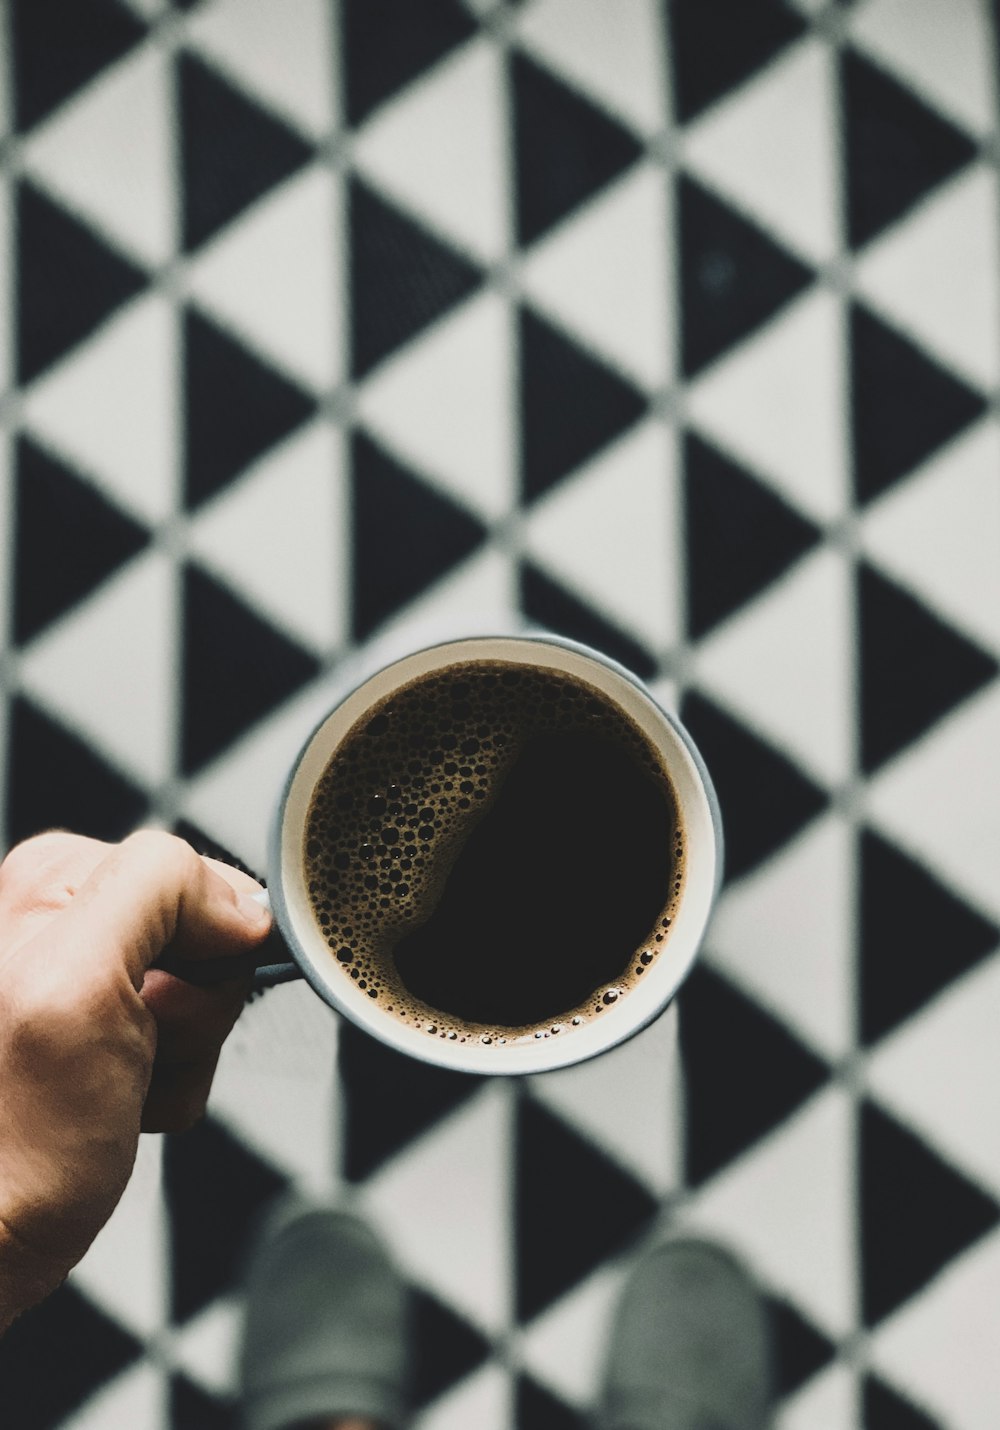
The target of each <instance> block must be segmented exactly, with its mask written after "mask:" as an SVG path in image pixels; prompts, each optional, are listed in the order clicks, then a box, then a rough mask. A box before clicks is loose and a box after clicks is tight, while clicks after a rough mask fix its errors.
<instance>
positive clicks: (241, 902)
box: [236, 894, 271, 929]
mask: <svg viewBox="0 0 1000 1430" xmlns="http://www.w3.org/2000/svg"><path fill="white" fill-rule="evenodd" d="M236 907H237V908H238V909H239V911H240V913H241V914H242V915H243V917H244V919H245V920H246V922H247V923H248V924H249V925H250V927H251V928H254V929H261V928H264V927H265V925H266V924H269V923H270V922H271V911H270V909H269V908H268V907H267V906H266V904H262V903H260V902H259V900H258V899H257V898H255V897H254V895H253V894H237V895H236Z"/></svg>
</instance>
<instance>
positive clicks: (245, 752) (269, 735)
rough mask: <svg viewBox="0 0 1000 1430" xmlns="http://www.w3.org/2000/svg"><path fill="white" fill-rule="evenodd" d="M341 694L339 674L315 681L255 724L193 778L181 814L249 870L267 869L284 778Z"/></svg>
mask: <svg viewBox="0 0 1000 1430" xmlns="http://www.w3.org/2000/svg"><path fill="white" fill-rule="evenodd" d="M341 693H342V692H341V691H340V689H339V686H338V684H337V681H336V679H335V678H328V679H326V680H321V681H317V682H315V683H314V684H313V685H310V686H308V687H307V688H306V689H305V690H304V691H303V692H301V693H300V694H299V695H297V696H296V697H294V698H293V699H292V700H290V701H288V703H287V704H286V705H285V706H283V707H282V709H281V710H280V711H278V712H277V713H275V714H273V715H271V716H270V717H269V718H268V719H267V720H265V721H263V722H262V723H261V724H260V725H259V726H257V727H255V728H253V729H252V730H251V731H250V732H249V734H247V735H245V736H244V737H243V739H241V740H239V741H237V742H236V743H235V744H234V745H231V746H230V747H229V748H228V749H227V750H226V752H225V754H224V755H222V756H220V758H219V759H218V760H216V761H214V763H213V764H211V765H210V766H209V767H208V769H207V770H206V771H205V772H204V773H203V774H201V775H199V776H198V777H197V779H194V780H191V781H189V783H188V784H187V786H186V788H185V790H184V797H183V809H182V811H181V812H182V813H183V815H184V816H185V817H186V818H188V819H190V820H191V821H192V822H193V823H194V824H197V825H198V827H199V828H201V829H204V830H205V832H206V833H208V834H210V835H211V836H212V837H213V838H214V839H216V840H217V841H218V842H219V843H220V844H221V845H222V846H223V848H225V849H230V850H232V852H233V853H234V854H235V855H237V856H238V857H239V858H240V859H242V860H243V862H244V863H245V864H246V865H247V866H248V867H249V868H250V869H256V870H259V871H261V872H262V873H266V872H267V870H268V862H269V858H268V839H269V836H270V833H271V824H272V822H273V820H274V813H275V810H276V808H277V804H278V797H279V795H280V794H281V791H282V789H283V788H284V783H285V779H286V777H287V775H288V772H289V770H290V769H291V767H292V764H293V762H294V761H295V759H296V758H297V757H298V754H299V751H300V749H301V748H302V746H303V744H304V743H305V741H306V738H307V737H308V736H309V735H310V734H311V732H312V731H313V729H314V728H315V727H316V726H317V725H318V724H319V722H320V720H321V719H323V718H324V716H325V715H327V714H328V713H329V711H330V710H331V709H332V708H333V705H334V702H335V699H336V698H337V696H338V695H340V694H341ZM271 873H272V874H273V873H274V871H273V870H272V871H271Z"/></svg>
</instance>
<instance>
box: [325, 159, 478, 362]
mask: <svg viewBox="0 0 1000 1430" xmlns="http://www.w3.org/2000/svg"><path fill="white" fill-rule="evenodd" d="M348 192H349V212H350V243H351V261H350V292H351V371H352V373H353V375H354V376H355V377H363V376H364V375H365V374H366V373H367V372H370V371H371V369H372V368H373V367H375V366H376V365H377V364H378V363H380V362H381V361H382V359H383V358H385V357H388V355H389V354H390V353H391V352H394V351H395V350H396V349H397V348H399V347H402V345H403V344H404V343H408V342H409V341H410V339H411V338H415V337H416V335H417V334H418V333H419V332H421V331H422V330H423V329H424V328H426V327H427V326H428V324H429V323H432V322H434V320H435V319H436V318H440V317H442V316H443V314H445V313H447V312H448V310H449V309H450V308H453V307H454V306H455V304H456V303H460V302H461V301H462V300H463V298H468V297H469V295H470V294H471V293H474V292H475V290H476V289H477V288H478V287H479V286H480V284H481V283H482V281H483V274H482V271H481V270H480V269H479V268H477V267H476V266H475V265H474V264H473V263H470V261H469V260H468V258H466V257H465V256H464V255H463V254H461V253H459V252H458V251H457V249H454V248H452V247H451V246H450V245H448V244H445V243H443V242H442V241H441V239H439V238H436V237H435V236H434V235H433V234H432V233H430V232H428V230H427V229H425V228H423V227H422V226H421V225H420V224H418V223H417V222H415V220H414V219H412V218H409V217H407V215H406V214H403V213H401V212H400V210H399V209H397V208H396V207H395V206H394V205H392V204H390V203H389V202H388V200H386V199H385V198H383V197H382V196H381V195H379V194H376V193H375V191H374V190H373V189H370V188H369V187H368V186H367V185H366V184H364V183H362V182H361V180H360V179H357V178H355V179H354V180H352V182H351V185H350V189H349V191H348Z"/></svg>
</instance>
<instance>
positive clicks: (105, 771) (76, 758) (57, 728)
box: [7, 698, 147, 845]
mask: <svg viewBox="0 0 1000 1430" xmlns="http://www.w3.org/2000/svg"><path fill="white" fill-rule="evenodd" d="M8 770H9V773H8V777H7V843H8V845H10V844H16V843H17V842H18V841H19V840H21V839H27V838H28V837H29V835H32V834H40V833H41V832H42V831H43V830H45V829H72V830H73V831H74V833H76V834H89V835H90V836H91V837H92V838H94V839H108V840H117V839H123V838H124V837H125V835H126V834H128V833H129V832H130V831H131V830H133V829H134V828H135V827H136V825H137V824H139V823H140V821H141V820H142V819H143V818H144V816H145V814H146V812H147V800H146V796H145V794H144V793H143V792H142V791H140V790H138V789H136V787H135V786H134V785H132V784H130V782H129V781H128V780H127V779H126V778H125V776H124V775H122V774H120V773H119V772H118V771H117V770H113V769H112V768H111V767H110V766H109V765H107V764H105V762H104V761H103V760H102V759H101V758H100V756H99V755H98V754H97V753H96V751H94V750H93V749H92V748H91V747H90V746H89V745H88V744H85V743H84V741H83V740H81V739H80V737H79V736H78V735H75V734H74V733H73V732H72V731H70V730H67V729H66V727H65V726H63V725H60V724H57V722H56V721H55V720H53V719H52V718H51V716H49V715H46V714H45V713H44V712H43V711H41V710H39V709H38V708H37V706H35V705H33V704H32V703H31V702H30V701H28V700H25V699H23V698H18V699H17V700H15V702H14V704H13V706H12V708H11V716H10V730H9V735H8Z"/></svg>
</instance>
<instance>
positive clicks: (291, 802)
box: [164, 632, 722, 1075]
mask: <svg viewBox="0 0 1000 1430" xmlns="http://www.w3.org/2000/svg"><path fill="white" fill-rule="evenodd" d="M367 659H368V660H369V662H370V664H371V665H373V666H374V668H366V667H365V666H364V665H362V666H361V667H360V668H356V669H355V670H354V671H353V672H352V673H351V674H350V675H348V676H347V677H346V679H345V685H344V689H343V693H342V694H341V695H340V696H339V698H337V697H335V700H334V705H333V708H332V710H331V711H330V713H329V714H328V715H327V716H326V717H325V718H324V719H323V720H322V721H321V723H320V724H319V725H318V726H317V728H316V729H315V730H314V731H313V733H312V734H311V735H310V736H309V738H308V739H307V740H306V742H305V744H304V746H303V747H302V750H301V751H300V753H299V756H298V758H297V759H296V761H295V763H294V764H293V766H292V769H291V771H290V773H289V775H288V779H287V781H286V784H285V788H284V791H283V793H282V796H281V798H280V800H279V802H278V809H277V813H276V817H275V820H274V825H273V829H272V833H271V841H270V853H269V860H268V868H269V879H268V883H269V893H268V895H266V896H262V899H263V898H267V899H269V901H270V905H271V908H272V912H273V914H274V918H275V923H276V930H275V935H274V937H273V938H272V939H271V940H270V941H269V947H270V949H271V950H272V951H271V953H270V954H269V955H268V954H263V955H261V956H263V957H268V956H270V957H272V958H273V957H274V956H275V954H274V951H275V950H280V954H279V956H281V957H284V958H287V956H288V955H290V956H291V959H292V962H282V963H278V964H274V963H272V964H269V965H267V966H265V967H258V970H257V977H256V984H257V987H269V986H271V985H273V984H275V983H280V982H285V981H288V980H289V979H292V978H298V977H305V978H306V979H307V980H308V981H309V983H310V984H311V985H312V987H313V988H314V989H315V991H316V992H317V993H318V994H319V996H320V997H321V998H322V999H323V1000H324V1001H325V1002H326V1003H328V1004H329V1005H330V1006H331V1007H332V1008H334V1009H336V1010H337V1012H339V1013H342V1014H343V1015H344V1017H346V1018H350V1019H351V1021H352V1022H354V1023H356V1024H357V1025H358V1026H359V1027H360V1028H363V1029H364V1030H365V1031H366V1032H368V1033H370V1034H371V1035H372V1036H373V1037H375V1038H378V1039H379V1040H380V1041H381V1042H383V1043H385V1044H388V1045H389V1046H390V1047H393V1048H395V1049H397V1050H398V1051H399V1052H401V1053H406V1054H408V1055H409V1056H410V1057H414V1058H417V1059H419V1060H420V1061H422V1062H426V1063H435V1064H437V1065H439V1066H441V1067H447V1068H452V1069H453V1070H455V1071H458V1072H468V1073H483V1074H489V1075H495V1074H506V1073H510V1074H525V1073H538V1072H545V1071H547V1070H549V1069H552V1068H558V1067H566V1066H568V1065H569V1064H571V1063H576V1062H581V1061H583V1060H584V1059H586V1058H591V1057H594V1056H596V1055H597V1054H598V1053H602V1052H605V1051H606V1050H607V1049H608V1048H612V1047H615V1046H616V1045H617V1044H619V1043H621V1042H623V1041H624V1040H625V1039H626V1038H629V1037H631V1036H632V1034H633V1033H637V1032H638V1031H639V1030H640V1029H641V1028H644V1027H646V1026H647V1025H648V1024H649V1023H651V1022H652V1021H653V1019H654V1018H656V1017H658V1016H659V1014H660V1013H662V1012H663V1011H664V1009H665V1008H667V1007H668V1005H669V1004H670V1002H671V1001H672V999H673V997H674V995H675V993H676V992H677V990H678V989H679V988H680V986H681V984H682V983H683V981H684V979H685V977H686V976H687V974H688V972H689V970H690V968H691V966H692V964H693V963H694V960H695V957H696V956H697V953H698V949H699V947H700V945H701V942H702V940H703V938H704V935H705V929H706V926H707V924H708V919H709V915H710V913H711V910H712V905H713V903H714V901H715V897H716V895H717V893H718V889H719V885H720V882H721V877H722V825H721V820H720V816H719V806H718V801H717V799H716V795H715V790H714V788H713V786H712V781H711V778H710V776H709V774H708V771H707V770H706V768H705V765H704V762H703V761H702V759H701V756H700V755H699V753H698V751H697V749H696V748H695V745H694V743H693V741H692V739H691V737H690V735H689V734H688V733H687V731H686V730H685V729H684V727H683V726H682V725H681V723H680V722H679V720H677V718H676V717H675V716H673V715H670V714H669V713H668V712H667V711H665V710H663V709H662V708H661V707H660V706H659V705H658V704H657V702H656V701H655V700H654V699H653V697H652V695H651V694H650V693H649V691H648V690H647V689H646V687H645V686H644V685H643V683H642V682H641V681H640V680H639V679H638V677H637V676H635V675H633V674H632V673H631V672H629V671H628V670H626V669H625V668H624V667H623V666H621V665H619V664H617V662H615V661H613V660H611V659H610V658H609V657H607V656H605V655H603V654H601V653H599V652H598V651H595V650H591V649H590V648H589V647H587V646H584V645H580V644H579V643H577V642H575V641H571V640H566V639H564V638H563V637H561V636H554V635H549V634H547V633H541V632H540V633H528V634H521V635H497V636H478V635H477V636H469V637H464V638H460V639H457V640H448V641H443V642H440V643H437V644H433V645H428V646H425V647H424V648H422V649H420V650H416V651H412V652H410V653H408V654H406V655H404V656H402V657H401V658H398V659H393V660H391V661H389V663H383V664H379V663H378V662H379V656H378V654H377V653H375V654H373V655H369V656H368V657H367ZM469 661H506V662H513V663H515V664H519V665H528V666H535V667H541V668H544V669H549V670H553V671H556V672H561V673H563V674H565V675H568V676H570V677H572V678H574V679H575V680H577V681H579V682H582V683H583V684H585V685H590V686H592V687H594V688H595V689H596V690H597V691H599V692H600V693H601V694H603V695H604V696H605V697H606V698H608V699H610V701H611V702H612V703H613V704H614V705H615V706H617V707H618V708H619V709H620V710H622V711H623V712H624V713H625V715H627V716H628V717H630V718H631V720H633V721H634V722H635V724H636V725H638V727H639V728H640V730H641V731H642V733H643V734H644V735H645V736H646V738H647V739H648V740H649V742H650V743H651V745H652V746H653V748H654V749H655V750H656V752H657V753H658V755H659V757H660V760H661V761H662V764H663V766H664V768H665V769H666V771H667V775H668V777H669V781H670V784H671V786H672V789H673V796H674V799H675V800H676V802H677V807H678V812H679V815H680V822H681V825H682V828H683V831H684V850H685V857H684V885H683V890H682V893H681V896H680V900H679V902H678V904H677V906H676V908H675V910H674V913H673V917H672V922H671V927H670V930H669V934H668V935H667V937H666V939H665V941H664V943H663V946H662V948H661V951H660V952H659V953H658V955H657V957H656V958H655V959H654V960H653V962H652V963H651V964H650V965H649V967H648V968H647V969H646V971H645V976H644V978H643V980H642V982H641V984H640V983H637V982H636V981H635V980H634V979H633V980H632V984H631V986H630V987H629V989H628V991H627V992H626V993H625V994H624V996H623V997H621V998H620V999H618V1001H617V1002H616V1003H615V1004H614V1006H613V1007H609V1008H606V1009H604V1010H603V1011H602V1012H601V1014H600V1015H599V1016H598V1017H594V1018H590V1019H587V1020H585V1021H584V1023H583V1024H582V1026H579V1027H572V1026H569V1027H566V1028H565V1030H564V1032H563V1034H562V1036H560V1037H549V1038H545V1037H542V1038H536V1037H535V1036H534V1035H533V1034H528V1035H527V1036H526V1037H521V1036H518V1035H517V1034H516V1033H512V1035H511V1036H510V1037H508V1038H507V1039H506V1041H505V1042H504V1043H503V1044H502V1045H501V1044H500V1043H499V1040H494V1041H493V1042H491V1043H486V1042H483V1041H481V1040H480V1039H478V1038H468V1039H466V1040H465V1041H461V1040H457V1039H455V1040H449V1039H439V1038H435V1037H428V1036H427V1034H426V1031H425V1030H424V1029H423V1028H422V1027H417V1026H413V1025H407V1024H406V1023H404V1022H402V1021H400V1020H399V1019H398V1018H396V1017H395V1016H394V1015H393V1014H392V1013H389V1012H388V1011H387V1010H386V1009H385V1007H383V1006H382V1005H381V1003H380V1002H379V1001H377V1000H373V999H371V998H369V997H368V996H367V995H366V993H365V991H364V990H363V988H359V987H358V985H357V983H356V982H354V981H352V980H351V978H350V977H349V976H348V975H347V973H346V971H345V969H344V967H343V966H342V965H341V964H340V963H338V961H337V959H336V958H335V957H334V955H333V953H332V950H331V949H330V947H329V945H328V943H327V940H326V936H325V934H324V932H323V930H322V929H321V928H320V926H319V923H318V922H317V919H316V916H315V914H314V913H313V909H312V905H311V903H310V899H309V893H308V888H307V880H306V876H305V864H304V843H305V840H304V831H305V828H306V821H307V816H308V813H309V808H310V804H311V802H312V797H313V793H314V791H315V789H316V785H317V783H318V782H319V780H320V778H321V776H322V775H323V772H324V771H325V770H326V768H327V766H328V765H329V764H330V762H331V760H334V759H335V758H336V755H337V750H338V748H339V747H340V745H341V743H342V742H343V740H344V739H345V737H346V736H347V735H348V733H349V732H350V731H351V730H352V728H354V727H355V726H356V725H357V723H358V721H359V720H362V719H363V718H364V716H365V715H366V713H367V712H368V711H369V710H370V709H371V708H372V707H373V706H374V705H376V704H377V703H378V702H380V701H382V700H384V699H385V698H386V697H388V696H391V695H392V694H393V692H394V691H395V690H397V689H399V688H401V687H402V686H404V685H408V684H410V683H411V682H412V681H414V680H418V679H421V678H423V677H426V676H431V675H433V674H435V673H436V672H440V671H444V670H447V669H448V667H449V666H453V665H457V664H464V663H466V662H469ZM255 962H258V963H259V957H258V959H257V960H255ZM164 966H167V967H171V968H172V970H173V971H174V972H176V973H179V974H180V976H182V977H190V978H192V981H201V982H209V981H214V980H215V979H216V978H219V977H222V976H226V975H227V972H228V976H229V977H232V971H231V970H232V962H231V961H229V962H227V961H226V960H223V959H213V960H211V961H210V965H197V964H191V965H187V966H184V967H181V966H180V965H178V964H177V963H176V961H175V962H174V963H171V962H170V961H169V960H166V961H164Z"/></svg>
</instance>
